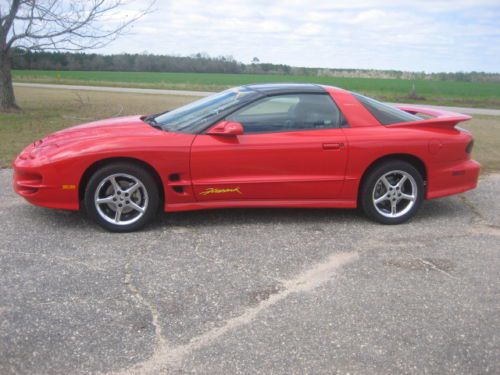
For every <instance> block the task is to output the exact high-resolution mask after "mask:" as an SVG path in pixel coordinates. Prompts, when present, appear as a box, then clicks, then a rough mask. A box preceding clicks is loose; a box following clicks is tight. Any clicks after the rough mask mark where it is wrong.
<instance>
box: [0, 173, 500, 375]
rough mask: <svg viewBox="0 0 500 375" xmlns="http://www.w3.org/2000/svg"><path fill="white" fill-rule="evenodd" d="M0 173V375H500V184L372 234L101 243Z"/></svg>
mask: <svg viewBox="0 0 500 375" xmlns="http://www.w3.org/2000/svg"><path fill="white" fill-rule="evenodd" d="M11 173H12V172H11V171H10V170H8V169H5V170H0V220H1V223H2V224H1V227H0V374H2V375H8V374H51V375H54V374H240V373H241V374H255V373H262V374H299V373H300V374H303V373H314V374H322V373H324V374H332V373H338V374H347V373H349V374H401V373H408V374H414V373H415V374H421V373H426V374H427V373H428V374H498V373H500V360H499V358H500V343H499V336H500V333H499V327H500V313H499V312H500V295H499V294H500V293H499V292H500V288H499V286H500V285H499V279H498V269H499V265H500V241H499V236H500V200H498V195H499V194H500V175H489V176H485V177H483V178H482V179H481V181H480V185H479V187H478V189H477V190H475V191H472V192H469V193H466V194H463V195H460V196H456V197H450V198H444V199H439V200H434V201H428V202H425V203H424V205H423V207H422V209H421V211H420V213H419V214H418V216H417V217H416V218H415V219H414V220H413V221H412V222H410V223H408V224H405V225H400V226H382V225H378V224H375V223H372V222H369V221H368V220H367V219H365V218H364V217H363V216H362V215H361V214H360V213H358V212H357V211H355V210H330V209H326V210H301V209H235V210H214V211H199V212H186V213H175V214H161V215H159V217H158V219H157V220H156V222H155V223H153V225H151V226H149V227H148V228H147V229H146V230H144V231H142V232H138V233H131V234H111V233H107V232H104V231H103V230H101V229H100V228H98V227H96V226H94V225H93V224H92V223H90V222H89V221H88V220H87V219H86V218H85V217H84V216H83V215H82V214H80V213H78V212H65V211H53V210H49V209H44V208H39V207H34V206H31V205H29V204H28V203H26V202H24V201H23V200H22V199H21V198H20V197H17V196H16V195H15V194H14V193H13V192H12V189H11V182H10V178H11Z"/></svg>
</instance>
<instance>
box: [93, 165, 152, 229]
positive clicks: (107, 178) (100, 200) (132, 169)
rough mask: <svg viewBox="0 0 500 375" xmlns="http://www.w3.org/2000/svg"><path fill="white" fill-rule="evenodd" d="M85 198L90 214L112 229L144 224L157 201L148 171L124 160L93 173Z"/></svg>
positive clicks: (99, 222)
mask: <svg viewBox="0 0 500 375" xmlns="http://www.w3.org/2000/svg"><path fill="white" fill-rule="evenodd" d="M84 199H85V202H84V203H85V209H86V211H87V213H88V214H89V216H90V217H91V218H92V219H93V220H94V221H95V222H97V223H98V224H99V225H101V226H102V227H104V228H105V229H107V230H110V231H113V232H130V231H134V230H137V229H139V228H141V227H143V226H144V225H145V224H146V223H147V222H148V221H149V220H151V218H152V217H154V216H155V214H156V213H157V211H158V207H159V201H160V199H159V192H158V187H157V186H156V182H155V180H154V178H153V177H152V176H151V175H150V174H149V172H147V171H146V170H144V169H143V168H141V167H140V166H136V165H133V164H127V163H116V164H110V165H107V166H105V167H103V168H101V169H99V170H98V171H97V172H95V173H94V175H93V176H92V177H91V178H90V180H89V183H88V184H87V188H86V190H85V198H84Z"/></svg>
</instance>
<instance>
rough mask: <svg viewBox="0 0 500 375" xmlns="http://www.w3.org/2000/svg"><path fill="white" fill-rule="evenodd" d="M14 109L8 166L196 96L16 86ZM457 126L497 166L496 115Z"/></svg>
mask: <svg viewBox="0 0 500 375" xmlns="http://www.w3.org/2000/svg"><path fill="white" fill-rule="evenodd" d="M16 96H17V99H18V103H19V105H20V106H21V108H22V109H23V110H22V111H21V112H16V113H0V166H1V167H9V166H10V165H11V163H12V160H13V159H14V157H15V156H16V155H17V154H18V153H19V152H20V151H21V150H22V149H23V148H24V147H26V146H27V145H28V144H30V143H31V142H33V141H34V140H36V139H39V138H41V137H43V136H45V135H47V134H49V133H52V132H54V131H56V130H59V129H63V128H66V127H68V126H71V125H76V124H80V123H84V122H89V121H93V120H97V119H102V118H107V117H113V116H124V115H129V114H138V113H143V114H145V113H155V112H160V111H164V110H167V109H172V108H175V107H178V106H180V105H183V104H185V103H188V102H189V101H192V100H195V99H196V98H193V97H181V96H172V95H141V94H128V93H109V92H88V91H74V92H73V91H67V90H53V89H34V88H16ZM460 126H462V127H465V128H467V129H469V130H470V131H472V134H473V135H474V137H475V140H476V142H475V146H474V151H473V156H474V158H475V159H476V160H478V161H479V162H480V163H481V164H482V167H483V168H482V170H483V172H499V171H500V147H498V145H499V144H500V117H494V116H474V118H473V119H472V120H471V121H467V122H465V123H463V124H461V125H460Z"/></svg>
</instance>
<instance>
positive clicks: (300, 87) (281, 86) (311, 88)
mask: <svg viewBox="0 0 500 375" xmlns="http://www.w3.org/2000/svg"><path fill="white" fill-rule="evenodd" d="M243 87H245V88H248V89H250V90H254V91H257V92H259V93H262V94H264V95H276V94H310V93H313V94H324V93H325V92H326V90H325V89H324V88H323V87H322V86H320V85H315V84H312V83H257V84H251V85H245V86H243Z"/></svg>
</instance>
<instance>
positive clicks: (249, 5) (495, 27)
mask: <svg viewBox="0 0 500 375" xmlns="http://www.w3.org/2000/svg"><path fill="white" fill-rule="evenodd" d="M145 2H146V1H145V0H143V1H131V2H129V4H128V6H127V8H126V9H123V10H122V11H121V13H120V14H119V15H116V14H115V15H114V16H113V18H114V19H117V16H118V19H120V18H122V17H123V18H122V19H126V17H130V16H131V15H133V14H134V12H136V11H137V10H138V9H139V8H140V7H141V6H142V7H143V6H144V3H145ZM145 51H147V52H149V53H154V54H174V55H191V54H195V53H198V52H205V53H208V54H209V55H211V56H219V55H224V56H227V55H231V56H233V57H234V58H235V59H236V60H238V61H242V62H245V63H248V62H250V61H251V60H252V58H254V57H258V58H259V60H260V61H261V62H271V63H278V64H288V65H292V66H307V67H325V68H357V69H361V68H366V69H395V70H407V71H426V72H442V71H444V72H455V71H486V72H500V0H450V1H442V0H430V1H429V0H422V1H402V0H379V1H374V0H286V1H285V0H271V1H263V0H253V1H251V0H219V1H212V0H176V1H170V0H156V4H155V5H154V8H153V11H152V12H151V13H149V14H147V15H146V16H144V17H143V18H142V19H140V20H139V21H137V22H136V23H135V24H134V26H133V27H132V28H131V29H130V30H129V31H128V34H127V35H125V36H123V37H121V38H120V39H118V40H117V41H115V42H113V44H111V45H109V46H107V47H106V48H104V49H102V50H100V51H98V52H101V53H121V52H128V53H141V52H145Z"/></svg>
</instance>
